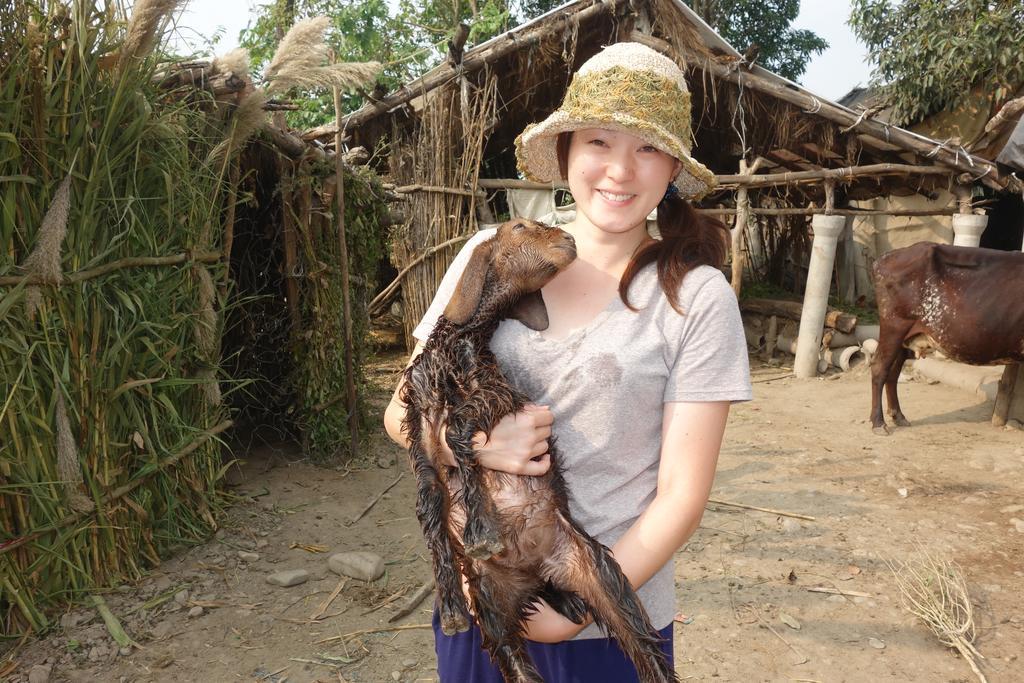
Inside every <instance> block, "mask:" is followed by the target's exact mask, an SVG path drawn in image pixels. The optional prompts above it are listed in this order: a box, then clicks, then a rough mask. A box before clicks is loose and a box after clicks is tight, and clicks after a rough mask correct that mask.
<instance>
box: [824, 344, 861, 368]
mask: <svg viewBox="0 0 1024 683" xmlns="http://www.w3.org/2000/svg"><path fill="white" fill-rule="evenodd" d="M822 355H823V356H824V357H825V360H827V361H828V364H829V365H831V366H832V367H834V368H839V369H841V370H843V372H847V371H849V370H851V369H853V368H855V367H857V366H858V365H860V364H861V363H863V362H864V351H863V350H862V349H861V348H860V347H859V346H844V347H841V348H838V349H828V350H826V351H823V352H822Z"/></svg>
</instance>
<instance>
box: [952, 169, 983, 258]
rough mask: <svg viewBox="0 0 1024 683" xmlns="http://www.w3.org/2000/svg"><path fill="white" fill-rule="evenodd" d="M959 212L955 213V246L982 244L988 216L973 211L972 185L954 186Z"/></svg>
mask: <svg viewBox="0 0 1024 683" xmlns="http://www.w3.org/2000/svg"><path fill="white" fill-rule="evenodd" d="M953 194H955V195H956V199H957V207H958V208H959V212H958V213H955V214H953V246H955V247H977V246H979V245H980V244H981V233H983V232H985V227H986V226H987V225H988V216H986V215H984V214H981V215H978V214H975V213H972V211H971V186H970V185H959V184H958V185H956V186H955V187H954V188H953Z"/></svg>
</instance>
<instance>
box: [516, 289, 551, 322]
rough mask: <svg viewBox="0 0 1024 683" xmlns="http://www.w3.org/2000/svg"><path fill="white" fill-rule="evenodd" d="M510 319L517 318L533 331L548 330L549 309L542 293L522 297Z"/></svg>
mask: <svg viewBox="0 0 1024 683" xmlns="http://www.w3.org/2000/svg"><path fill="white" fill-rule="evenodd" d="M508 317H510V318H515V319H516V320H518V321H519V322H521V323H522V324H524V325H526V326H527V327H529V328H530V329H531V330H537V331H538V332H539V331H541V330H546V329H548V309H547V306H545V305H544V297H542V296H541V294H540V292H530V293H529V294H524V295H523V296H522V297H520V299H519V301H517V302H516V305H515V306H513V307H512V309H511V310H510V311H509V313H508Z"/></svg>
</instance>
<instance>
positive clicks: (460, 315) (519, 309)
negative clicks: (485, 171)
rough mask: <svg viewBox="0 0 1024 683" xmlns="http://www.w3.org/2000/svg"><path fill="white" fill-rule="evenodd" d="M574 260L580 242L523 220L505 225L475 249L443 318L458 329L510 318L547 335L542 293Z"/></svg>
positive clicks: (561, 232) (561, 231) (538, 224)
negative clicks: (477, 320) (478, 321)
mask: <svg viewBox="0 0 1024 683" xmlns="http://www.w3.org/2000/svg"><path fill="white" fill-rule="evenodd" d="M574 258H576V243H575V242H574V241H573V239H572V236H571V235H570V234H569V233H567V232H565V231H564V230H561V229H559V228H552V227H550V226H547V225H544V224H543V223H538V222H536V221H531V220H526V219H525V218H515V219H512V220H510V221H506V222H505V223H502V224H501V226H500V227H499V228H498V232H497V234H496V235H495V236H494V237H492V238H491V239H489V240H487V241H485V242H482V243H481V244H480V245H479V246H477V248H476V249H474V250H473V254H472V255H471V256H470V259H469V263H468V264H467V265H466V270H465V271H463V273H462V278H461V279H460V280H459V284H458V286H457V287H456V288H455V294H454V295H453V296H452V299H451V301H450V302H448V306H447V308H445V310H444V315H445V317H446V318H448V319H449V320H451V321H452V322H453V323H455V324H456V325H465V324H466V323H468V322H469V321H470V320H471V319H473V318H474V317H477V318H481V319H482V318H488V319H490V318H496V317H509V318H517V319H518V320H520V321H522V323H523V324H524V325H526V326H527V327H530V328H533V329H535V330H543V329H545V328H547V326H548V315H547V310H546V309H545V308H544V301H543V299H542V298H541V296H540V293H539V290H540V288H541V287H543V286H544V285H545V284H547V283H548V281H549V280H550V279H551V278H553V277H554V276H555V275H557V274H558V272H559V271H561V270H562V269H563V268H565V267H566V266H568V265H569V264H570V263H572V260H573V259H574Z"/></svg>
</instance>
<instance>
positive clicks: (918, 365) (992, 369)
mask: <svg viewBox="0 0 1024 683" xmlns="http://www.w3.org/2000/svg"><path fill="white" fill-rule="evenodd" d="M1004 367H1005V366H1003V365H965V364H964V363H954V362H952V361H948V360H936V359H934V358H919V359H917V360H915V361H914V372H915V373H917V374H919V375H921V376H922V377H925V378H927V379H931V380H935V381H937V382H942V383H943V384H948V385H949V386H952V387H956V388H957V389H963V390H964V391H967V392H970V393H972V394H974V395H975V396H977V397H978V398H983V399H985V400H987V401H994V400H996V392H997V391H998V390H999V378H1000V377H1001V376H1002V374H1003V368H1004Z"/></svg>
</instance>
